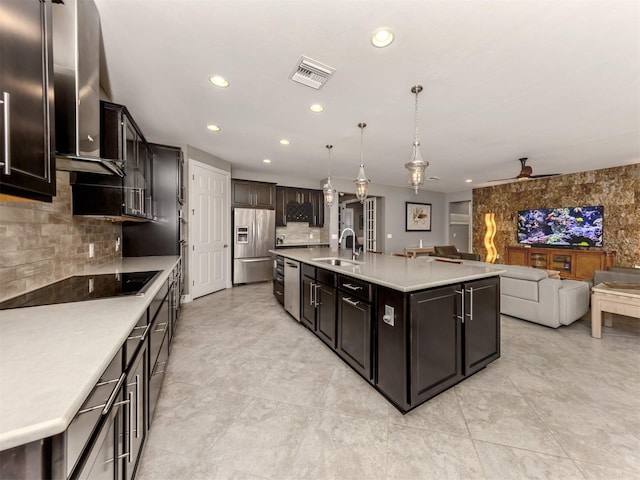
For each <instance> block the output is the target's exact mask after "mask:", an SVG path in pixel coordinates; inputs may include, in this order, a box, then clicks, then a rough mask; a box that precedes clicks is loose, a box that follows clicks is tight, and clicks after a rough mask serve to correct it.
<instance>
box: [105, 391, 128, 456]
mask: <svg viewBox="0 0 640 480" xmlns="http://www.w3.org/2000/svg"><path fill="white" fill-rule="evenodd" d="M120 405H131V398H129V400H123V401H121V402H117V403H114V404H113V406H114V407H117V406H120ZM129 408H131V407H129ZM129 439H131V435H129ZM129 448H131V441H129ZM125 457H128V458H131V450H129V451H128V452H127V453H123V454H122V455H114V456H113V458H112V459H111V460H107V461H106V462H104V465H107V464H109V463H112V462H115V461H116V460H120V459H122V458H125Z"/></svg>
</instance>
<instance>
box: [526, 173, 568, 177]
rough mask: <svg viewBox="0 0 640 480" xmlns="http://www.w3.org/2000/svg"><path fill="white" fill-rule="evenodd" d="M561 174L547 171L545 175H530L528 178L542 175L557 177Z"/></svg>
mask: <svg viewBox="0 0 640 480" xmlns="http://www.w3.org/2000/svg"><path fill="white" fill-rule="evenodd" d="M558 175H562V174H561V173H547V174H545V175H530V176H529V178H544V177H557V176H558Z"/></svg>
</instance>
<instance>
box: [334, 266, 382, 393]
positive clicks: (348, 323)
mask: <svg viewBox="0 0 640 480" xmlns="http://www.w3.org/2000/svg"><path fill="white" fill-rule="evenodd" d="M338 289H339V290H338V317H337V326H338V328H337V338H336V340H337V342H336V352H337V353H338V355H340V357H342V359H343V360H344V361H345V362H347V363H348V364H349V365H351V367H352V368H353V369H355V371H356V372H358V373H359V374H360V375H362V376H363V377H364V378H365V379H367V380H369V381H371V380H372V373H373V369H372V358H371V357H372V355H371V343H372V340H373V336H372V329H371V314H372V306H371V302H372V300H373V291H374V288H373V285H371V284H369V283H367V282H363V281H362V280H358V279H354V278H351V277H347V276H344V275H339V276H338Z"/></svg>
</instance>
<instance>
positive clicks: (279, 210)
mask: <svg viewBox="0 0 640 480" xmlns="http://www.w3.org/2000/svg"><path fill="white" fill-rule="evenodd" d="M287 221H290V222H308V223H309V226H310V227H323V226H324V195H323V193H322V190H310V189H308V188H295V187H280V186H279V187H276V227H285V226H286V225H287Z"/></svg>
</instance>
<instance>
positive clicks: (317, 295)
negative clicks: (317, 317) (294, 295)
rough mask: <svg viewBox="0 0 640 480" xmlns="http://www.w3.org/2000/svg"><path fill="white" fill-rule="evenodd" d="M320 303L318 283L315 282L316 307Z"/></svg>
mask: <svg viewBox="0 0 640 480" xmlns="http://www.w3.org/2000/svg"><path fill="white" fill-rule="evenodd" d="M320 305H322V302H321V301H320V285H319V284H316V307H319V306H320Z"/></svg>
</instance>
